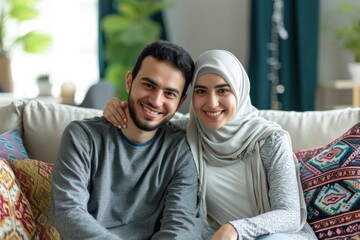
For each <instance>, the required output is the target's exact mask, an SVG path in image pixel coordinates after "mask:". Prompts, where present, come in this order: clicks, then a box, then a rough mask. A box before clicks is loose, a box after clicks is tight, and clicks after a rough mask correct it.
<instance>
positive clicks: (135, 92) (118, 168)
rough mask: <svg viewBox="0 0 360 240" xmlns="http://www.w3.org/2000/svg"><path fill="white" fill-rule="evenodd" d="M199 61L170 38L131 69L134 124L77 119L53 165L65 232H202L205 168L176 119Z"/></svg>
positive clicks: (110, 235)
mask: <svg viewBox="0 0 360 240" xmlns="http://www.w3.org/2000/svg"><path fill="white" fill-rule="evenodd" d="M193 70H194V63H193V60H192V59H191V57H190V55H189V54H188V53H187V52H186V51H185V50H184V49H182V48H181V47H179V46H177V45H174V44H172V43H169V42H166V41H157V42H154V43H152V44H150V45H149V46H147V47H146V48H145V49H144V50H143V51H142V53H141V54H140V56H139V57H138V60H137V62H136V64H135V66H134V69H133V70H132V72H128V73H127V76H126V90H127V92H128V94H129V97H128V103H129V104H128V108H127V109H126V113H127V114H129V116H130V118H129V121H128V123H127V125H128V127H127V128H126V129H117V128H115V127H113V126H112V125H111V124H109V123H108V122H107V121H106V120H105V119H104V118H102V117H95V118H91V119H84V120H81V121H74V122H72V123H70V124H69V125H68V126H67V128H66V129H65V131H64V133H63V137H62V141H61V145H60V151H59V154H58V159H57V161H56V163H55V167H54V170H53V173H52V201H51V212H52V219H53V221H54V224H55V227H56V228H57V230H58V231H59V232H60V235H61V237H62V238H63V239H96V240H99V239H107V240H108V239H127V240H128V239H150V238H152V239H200V238H201V236H200V235H201V233H200V232H201V229H199V227H198V226H197V224H198V222H199V219H198V218H197V216H198V214H199V205H198V199H197V193H198V176H197V171H196V167H195V164H194V160H193V158H192V155H191V151H190V148H189V146H188V143H187V141H186V137H185V133H184V132H182V131H181V130H179V129H177V128H175V127H174V126H172V125H171V123H169V122H168V121H169V120H170V119H171V117H172V116H173V115H174V113H175V112H176V110H177V109H178V108H179V106H180V105H181V103H182V102H183V101H184V100H185V98H186V94H185V93H186V90H187V88H188V86H189V84H190V82H191V79H192V75H193Z"/></svg>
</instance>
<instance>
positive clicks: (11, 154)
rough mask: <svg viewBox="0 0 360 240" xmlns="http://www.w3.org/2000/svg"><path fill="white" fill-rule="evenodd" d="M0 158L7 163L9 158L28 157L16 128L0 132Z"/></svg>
mask: <svg viewBox="0 0 360 240" xmlns="http://www.w3.org/2000/svg"><path fill="white" fill-rule="evenodd" d="M0 158H4V159H6V161H8V162H9V163H10V161H11V159H27V158H29V157H28V154H27V152H26V150H25V147H24V144H23V141H22V139H21V137H20V133H19V131H18V130H12V131H8V132H5V133H3V134H0Z"/></svg>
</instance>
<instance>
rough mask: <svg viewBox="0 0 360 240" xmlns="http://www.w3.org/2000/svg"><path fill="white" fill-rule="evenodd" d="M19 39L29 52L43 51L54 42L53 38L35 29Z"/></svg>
mask: <svg viewBox="0 0 360 240" xmlns="http://www.w3.org/2000/svg"><path fill="white" fill-rule="evenodd" d="M19 41H20V42H21V44H22V46H23V49H24V51H25V52H27V53H41V52H44V51H46V50H48V49H49V47H50V46H51V44H52V38H51V37H50V36H49V35H47V34H42V33H38V32H35V31H32V32H29V33H27V34H25V35H24V36H22V37H21V38H20V39H19Z"/></svg>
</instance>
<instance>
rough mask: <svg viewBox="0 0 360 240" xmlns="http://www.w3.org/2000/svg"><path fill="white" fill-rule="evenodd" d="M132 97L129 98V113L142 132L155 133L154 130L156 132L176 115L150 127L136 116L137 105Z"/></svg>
mask: <svg viewBox="0 0 360 240" xmlns="http://www.w3.org/2000/svg"><path fill="white" fill-rule="evenodd" d="M130 96H131V94H129V97H128V109H129V113H130V116H131V118H132V120H133V122H134V124H135V126H136V127H138V128H139V129H141V130H144V131H149V132H150V131H153V130H156V129H158V128H160V127H162V126H163V125H164V124H165V123H166V122H168V121H169V120H170V119H171V118H172V117H173V116H174V114H175V113H174V114H172V115H171V116H169V117H167V118H165V119H164V120H162V121H161V122H160V123H158V124H156V125H150V124H147V123H146V122H141V121H140V119H139V118H138V117H137V116H136V111H135V107H134V105H135V104H134V102H133V101H132V99H131V97H130Z"/></svg>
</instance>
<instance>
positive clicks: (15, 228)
mask: <svg viewBox="0 0 360 240" xmlns="http://www.w3.org/2000/svg"><path fill="white" fill-rule="evenodd" d="M35 229H36V225H35V221H34V219H33V216H32V213H31V207H30V204H29V202H28V200H27V199H26V196H25V194H24V193H23V192H22V191H21V189H20V187H19V186H18V184H17V183H16V181H15V176H14V173H13V171H12V170H11V167H10V165H9V163H8V162H7V160H6V159H4V158H0V239H9V240H12V239H36V238H35V237H34V236H35Z"/></svg>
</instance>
